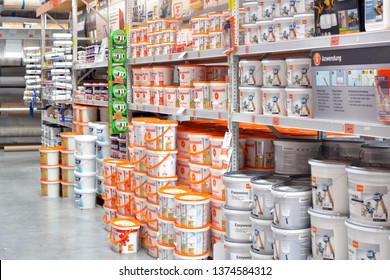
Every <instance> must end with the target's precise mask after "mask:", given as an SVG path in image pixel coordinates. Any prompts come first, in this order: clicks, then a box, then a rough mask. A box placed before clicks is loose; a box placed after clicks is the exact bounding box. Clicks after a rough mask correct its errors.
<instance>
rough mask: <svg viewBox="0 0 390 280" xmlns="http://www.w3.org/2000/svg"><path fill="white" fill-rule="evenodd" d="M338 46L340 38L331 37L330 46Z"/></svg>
mask: <svg viewBox="0 0 390 280" xmlns="http://www.w3.org/2000/svg"><path fill="white" fill-rule="evenodd" d="M339 45H340V36H338V35H337V36H331V37H330V46H331V47H335V46H339Z"/></svg>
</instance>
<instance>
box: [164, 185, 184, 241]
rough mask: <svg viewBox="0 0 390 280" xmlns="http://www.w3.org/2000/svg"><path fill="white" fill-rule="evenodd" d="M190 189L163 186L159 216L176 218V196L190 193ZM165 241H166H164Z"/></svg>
mask: <svg viewBox="0 0 390 280" xmlns="http://www.w3.org/2000/svg"><path fill="white" fill-rule="evenodd" d="M188 192H189V189H187V188H184V187H180V186H177V187H172V186H167V187H162V188H160V189H159V190H158V198H159V204H160V208H159V210H158V215H159V217H161V218H163V219H168V220H174V219H175V200H174V197H175V195H177V194H183V193H188ZM162 242H163V243H165V242H164V241H162Z"/></svg>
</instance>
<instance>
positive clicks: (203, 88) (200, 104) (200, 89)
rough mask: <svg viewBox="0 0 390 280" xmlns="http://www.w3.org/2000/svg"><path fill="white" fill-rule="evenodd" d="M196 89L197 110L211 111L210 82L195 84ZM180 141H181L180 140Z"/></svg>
mask: <svg viewBox="0 0 390 280" xmlns="http://www.w3.org/2000/svg"><path fill="white" fill-rule="evenodd" d="M194 87H195V100H194V102H195V109H200V110H209V109H211V98H210V93H211V91H210V82H194ZM178 141H180V140H179V139H178Z"/></svg>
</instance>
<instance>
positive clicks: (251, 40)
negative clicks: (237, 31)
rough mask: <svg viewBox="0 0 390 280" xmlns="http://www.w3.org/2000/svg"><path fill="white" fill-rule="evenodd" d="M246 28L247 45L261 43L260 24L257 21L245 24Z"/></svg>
mask: <svg viewBox="0 0 390 280" xmlns="http://www.w3.org/2000/svg"><path fill="white" fill-rule="evenodd" d="M243 27H244V29H245V39H244V40H245V45H253V44H258V43H260V38H259V25H258V24H257V23H253V24H252V23H251V24H244V25H243Z"/></svg>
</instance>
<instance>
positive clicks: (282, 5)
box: [275, 0, 298, 17]
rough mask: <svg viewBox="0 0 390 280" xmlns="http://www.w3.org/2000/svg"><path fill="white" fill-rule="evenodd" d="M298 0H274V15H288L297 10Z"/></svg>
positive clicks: (293, 13)
mask: <svg viewBox="0 0 390 280" xmlns="http://www.w3.org/2000/svg"><path fill="white" fill-rule="evenodd" d="M297 2H298V1H289V0H278V1H276V2H275V8H276V17H289V16H292V15H295V14H296V13H297V12H298V9H297Z"/></svg>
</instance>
